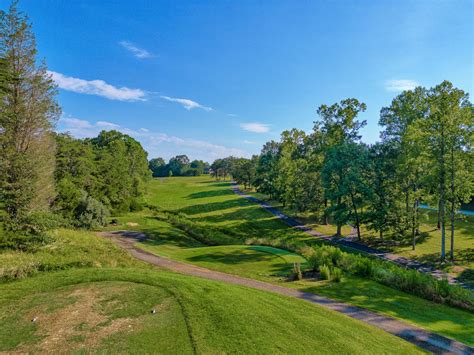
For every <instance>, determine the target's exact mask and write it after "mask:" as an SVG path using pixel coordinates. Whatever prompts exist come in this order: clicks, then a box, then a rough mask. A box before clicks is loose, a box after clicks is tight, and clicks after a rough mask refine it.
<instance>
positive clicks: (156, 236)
mask: <svg viewBox="0 0 474 355" xmlns="http://www.w3.org/2000/svg"><path fill="white" fill-rule="evenodd" d="M208 180H209V179H208V178H206V177H199V178H171V179H166V180H165V181H156V180H155V181H152V182H151V183H150V190H149V193H150V196H149V201H150V202H153V203H154V204H156V205H158V206H160V207H163V208H168V209H170V208H172V209H174V210H184V209H188V210H193V211H194V210H195V209H193V207H192V206H193V205H192V203H193V201H195V200H197V201H195V202H194V203H196V205H198V206H200V207H199V211H201V212H198V213H196V214H194V215H192V216H194V218H200V219H201V221H204V222H205V221H206V216H208V214H210V216H211V217H212V216H214V215H219V214H222V215H229V212H230V210H231V211H232V216H233V217H234V218H236V219H235V220H226V221H225V222H224V221H222V222H221V223H224V224H225V225H229V226H231V228H233V230H234V231H235V230H237V231H239V230H242V231H243V232H245V230H246V228H247V226H248V223H247V221H246V220H245V219H244V218H246V217H244V216H242V215H244V214H247V213H248V211H249V210H250V211H252V216H253V217H256V218H259V220H267V219H268V220H269V221H273V222H272V223H275V226H276V228H277V231H278V233H277V234H278V236H279V237H285V233H284V230H286V231H287V232H288V235H289V237H290V238H291V237H292V238H295V237H296V238H302V237H301V234H300V233H299V232H298V233H297V234H293V233H295V232H294V231H292V230H291V229H290V228H288V227H286V226H284V225H283V226H281V225H280V223H281V222H280V221H278V220H274V218H273V217H271V216H270V215H269V214H268V213H266V212H265V211H264V210H263V209H261V208H259V207H257V209H258V210H259V211H260V212H258V211H257V209H254V208H249V203H248V201H246V200H245V199H242V198H239V197H238V196H236V195H234V194H233V193H228V192H226V191H225V190H228V191H230V186H229V184H222V183H217V184H215V183H212V181H210V182H209V181H208ZM176 191H179V194H178V196H176V197H174V198H173V196H175V192H176ZM196 196H200V197H199V198H196ZM191 197H192V198H191ZM226 198H227V199H229V200H230V201H232V207H229V208H224V207H223V210H222V211H219V210H218V209H216V208H215V206H216V203H217V202H218V203H219V205H220V206H227V203H226V200H225V199H226ZM206 203H208V204H210V205H211V206H214V207H213V208H212V212H211V213H209V212H205V211H208V209H207V208H206V207H205V205H206ZM239 206H240V207H239ZM262 213H263V214H264V216H262V215H261V214H262ZM147 214H149V212H146V211H144V212H140V213H138V214H137V213H135V214H129V215H127V216H123V217H120V218H119V221H120V222H121V223H124V224H125V225H126V223H127V222H138V223H139V226H136V227H129V228H131V229H139V230H143V231H145V232H146V233H147V234H149V235H150V236H152V237H153V240H152V241H150V242H147V243H146V244H144V245H143V248H145V249H147V250H149V251H152V252H155V253H157V254H159V255H163V256H167V257H171V258H175V259H178V260H182V261H185V262H191V263H195V264H198V265H201V266H204V267H207V268H210V269H214V270H218V271H223V272H229V273H233V274H238V275H241V276H245V277H250V278H256V279H260V280H265V281H271V282H280V281H281V275H283V274H284V273H285V272H288V270H291V267H292V265H291V263H292V261H291V262H290V263H287V264H286V265H282V262H281V260H278V259H277V258H276V257H270V256H268V255H263V253H259V252H258V251H255V250H251V251H249V250H248V249H247V248H246V247H244V246H221V247H203V246H202V245H201V244H200V243H198V242H196V241H195V240H193V239H192V238H189V237H187V236H186V235H185V234H184V233H183V232H181V231H180V230H178V229H176V228H174V227H173V226H171V225H169V224H168V223H166V222H163V221H158V220H156V219H155V218H150V217H146V216H147ZM265 215H266V217H265ZM118 228H122V229H123V228H124V226H123V225H122V226H119V227H118ZM282 229H283V230H282ZM252 231H253V232H254V234H253V235H258V236H270V237H271V235H272V233H271V230H268V226H263V227H262V231H261V232H258V224H256V225H255V226H253V228H252ZM215 251H218V252H215ZM283 285H287V286H290V285H291V286H292V287H298V288H301V289H303V290H306V291H309V292H314V293H319V294H324V295H327V296H330V297H333V298H337V299H340V300H343V301H346V302H350V303H353V304H356V305H359V306H362V307H365V308H368V309H371V310H374V311H378V312H382V313H385V314H388V315H391V316H394V317H397V318H400V319H403V320H406V321H408V322H411V323H413V324H416V325H419V326H422V327H425V328H426V329H429V330H432V331H435V332H439V333H440V334H444V335H446V336H449V337H453V338H456V339H458V340H460V341H463V342H467V343H470V344H474V339H473V337H472V335H471V334H472V333H473V332H472V330H473V329H474V321H473V317H472V314H470V313H468V312H465V311H461V310H458V309H453V308H451V307H447V306H443V305H439V304H434V303H432V302H429V301H426V300H423V299H420V298H418V297H414V296H411V295H408V294H405V293H403V292H400V291H397V290H394V289H391V288H388V287H385V286H383V285H380V284H378V283H376V282H373V281H368V280H361V279H356V278H352V277H346V278H345V279H344V280H343V282H341V283H338V284H337V283H329V284H328V283H326V282H324V281H319V282H307V281H305V282H301V283H293V284H288V283H284V284H283Z"/></svg>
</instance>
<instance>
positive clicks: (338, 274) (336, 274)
mask: <svg viewBox="0 0 474 355" xmlns="http://www.w3.org/2000/svg"><path fill="white" fill-rule="evenodd" d="M331 280H333V281H335V282H341V280H342V270H341V269H339V268H338V267H335V268H333V269H332V272H331Z"/></svg>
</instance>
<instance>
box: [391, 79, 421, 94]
mask: <svg viewBox="0 0 474 355" xmlns="http://www.w3.org/2000/svg"><path fill="white" fill-rule="evenodd" d="M417 86H420V84H419V83H418V82H416V81H415V80H411V79H401V80H387V81H386V82H385V89H386V90H387V91H394V92H400V91H405V90H413V89H414V88H416V87H417Z"/></svg>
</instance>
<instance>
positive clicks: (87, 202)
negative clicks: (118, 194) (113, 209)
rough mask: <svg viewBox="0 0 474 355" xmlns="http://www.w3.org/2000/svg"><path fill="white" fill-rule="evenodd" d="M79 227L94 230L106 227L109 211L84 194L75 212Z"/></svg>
mask: <svg viewBox="0 0 474 355" xmlns="http://www.w3.org/2000/svg"><path fill="white" fill-rule="evenodd" d="M76 217H77V222H76V223H77V224H78V225H79V227H85V228H89V229H95V228H99V227H102V226H105V225H107V218H108V217H109V210H108V209H107V207H105V206H104V205H103V204H102V203H100V202H99V201H97V200H96V199H94V198H92V197H91V196H88V195H86V194H84V195H83V196H82V199H81V202H80V203H79V206H78V207H77V210H76Z"/></svg>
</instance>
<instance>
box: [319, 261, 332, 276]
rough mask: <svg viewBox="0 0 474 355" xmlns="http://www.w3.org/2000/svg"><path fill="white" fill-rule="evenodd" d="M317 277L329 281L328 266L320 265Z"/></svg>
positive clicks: (329, 271)
mask: <svg viewBox="0 0 474 355" xmlns="http://www.w3.org/2000/svg"><path fill="white" fill-rule="evenodd" d="M319 275H320V276H321V279H322V280H330V279H331V270H330V269H329V266H327V265H326V264H324V265H321V266H320V267H319Z"/></svg>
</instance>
